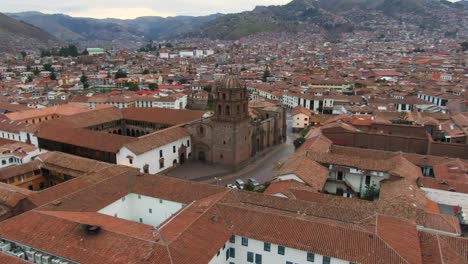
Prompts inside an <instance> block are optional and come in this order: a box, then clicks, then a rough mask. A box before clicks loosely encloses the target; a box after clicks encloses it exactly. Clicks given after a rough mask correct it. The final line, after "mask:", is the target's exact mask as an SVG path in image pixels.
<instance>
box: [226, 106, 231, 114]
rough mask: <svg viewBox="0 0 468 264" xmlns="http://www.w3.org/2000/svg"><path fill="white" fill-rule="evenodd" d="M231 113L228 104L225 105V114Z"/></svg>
mask: <svg viewBox="0 0 468 264" xmlns="http://www.w3.org/2000/svg"><path fill="white" fill-rule="evenodd" d="M230 114H231V109H230V108H229V105H228V106H226V115H230Z"/></svg>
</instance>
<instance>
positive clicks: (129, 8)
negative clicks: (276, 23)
mask: <svg viewBox="0 0 468 264" xmlns="http://www.w3.org/2000/svg"><path fill="white" fill-rule="evenodd" d="M290 1H291V0H78V1H74V0H46V1H39V0H0V12H23V11H40V12H43V13H63V14H68V15H71V16H82V17H94V18H107V17H112V18H135V17H139V16H164V17H166V16H176V15H196V16H198V15H209V14H213V13H234V12H241V11H246V10H252V9H253V8H254V7H255V6H257V5H282V4H285V3H288V2H290Z"/></svg>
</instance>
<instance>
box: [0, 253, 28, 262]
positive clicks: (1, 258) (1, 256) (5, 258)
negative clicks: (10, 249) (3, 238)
mask: <svg viewBox="0 0 468 264" xmlns="http://www.w3.org/2000/svg"><path fill="white" fill-rule="evenodd" d="M0 263H8V264H26V263H30V262H27V261H26V260H22V259H20V258H17V257H16V256H12V255H8V254H5V253H3V252H0Z"/></svg>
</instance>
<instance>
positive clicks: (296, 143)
mask: <svg viewBox="0 0 468 264" xmlns="http://www.w3.org/2000/svg"><path fill="white" fill-rule="evenodd" d="M305 141H306V139H305V138H304V137H300V138H298V139H296V140H294V142H293V143H294V147H295V148H296V149H297V148H299V147H300V146H302V144H304V142H305Z"/></svg>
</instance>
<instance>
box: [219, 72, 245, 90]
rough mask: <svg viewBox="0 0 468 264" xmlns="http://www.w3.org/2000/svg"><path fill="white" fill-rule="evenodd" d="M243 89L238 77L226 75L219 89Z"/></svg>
mask: <svg viewBox="0 0 468 264" xmlns="http://www.w3.org/2000/svg"><path fill="white" fill-rule="evenodd" d="M242 87H243V85H242V83H241V81H240V80H239V77H237V76H235V75H230V74H229V75H226V77H224V79H223V80H222V81H221V86H220V88H221V89H241V88H242Z"/></svg>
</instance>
